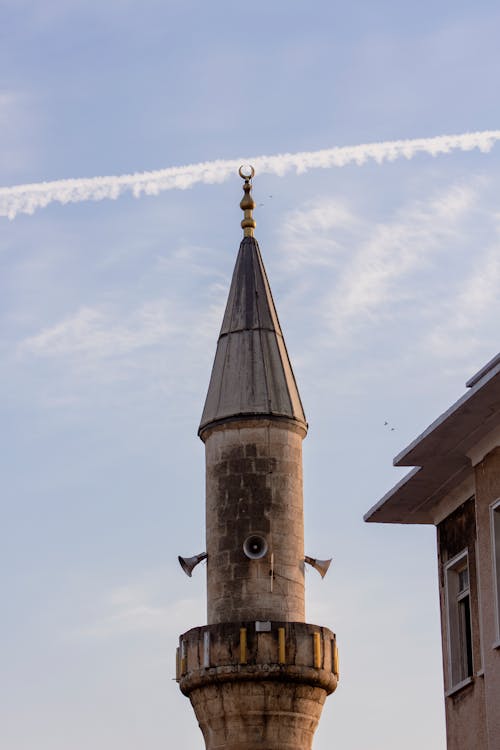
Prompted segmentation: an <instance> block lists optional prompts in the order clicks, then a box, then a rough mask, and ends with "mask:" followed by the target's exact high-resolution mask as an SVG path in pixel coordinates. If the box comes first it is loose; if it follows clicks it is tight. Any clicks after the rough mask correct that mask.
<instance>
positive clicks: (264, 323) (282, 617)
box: [177, 169, 339, 750]
mask: <svg viewBox="0 0 500 750" xmlns="http://www.w3.org/2000/svg"><path fill="white" fill-rule="evenodd" d="M240 175H241V176H242V177H243V178H244V179H245V182H244V186H243V190H244V197H243V199H242V201H241V204H240V206H241V208H242V210H243V211H244V218H243V221H242V222H241V225H242V228H243V230H244V237H243V240H242V242H241V245H240V248H239V252H238V257H237V259H236V265H235V268H234V273H233V278H232V282H231V287H230V290H229V297H228V301H227V306H226V311H225V314H224V319H223V321H222V327H221V331H220V336H219V340H218V343H217V350H216V354H215V361H214V365H213V370H212V375H211V378H210V384H209V388H208V394H207V398H206V402H205V408H204V410H203V415H202V418H201V423H200V427H199V431H198V434H199V436H200V438H201V440H202V441H203V442H204V444H205V452H206V550H205V551H204V552H202V553H201V554H199V555H195V556H194V557H192V558H179V560H180V562H181V565H182V567H183V569H184V570H185V572H187V574H188V575H191V572H192V570H193V568H194V567H195V565H196V564H197V563H198V562H200V561H201V560H205V559H206V564H207V605H208V606H207V624H206V625H202V626H200V627H195V628H193V629H191V630H189V631H188V632H186V633H184V634H183V635H181V636H180V642H179V648H178V655H177V679H178V682H179V686H180V689H181V690H182V692H183V693H184V694H185V695H186V696H188V697H189V698H190V700H191V703H192V705H193V708H194V711H195V713H196V718H197V719H198V722H199V725H200V728H201V731H202V732H203V736H204V739H205V744H206V747H207V750H216V749H217V750H257V749H259V750H309V748H310V747H311V744H312V739H313V735H314V731H315V729H316V726H317V724H318V721H319V718H320V714H321V710H322V707H323V704H324V701H325V699H326V697H327V696H328V695H329V694H330V693H332V692H333V691H334V690H335V689H336V687H337V681H338V674H339V670H338V656H337V646H336V639H335V635H334V633H333V632H332V631H331V630H329V629H328V628H326V627H323V626H319V625H311V624H308V623H306V622H305V607H304V563H305V562H308V563H309V564H312V565H313V567H316V568H317V569H318V570H319V571H320V573H321V574H322V575H323V574H324V572H325V570H326V567H327V565H328V562H329V561H317V560H314V559H313V558H306V557H305V555H304V517H303V497H302V440H303V439H304V437H305V436H306V433H307V422H306V418H305V415H304V410H303V408H302V403H301V399H300V395H299V391H298V388H297V384H296V382H295V378H294V375H293V371H292V367H291V364H290V360H289V357H288V353H287V349H286V346H285V341H284V338H283V334H282V331H281V328H280V324H279V321H278V316H277V314H276V309H275V306H274V302H273V298H272V295H271V289H270V287H269V282H268V279H267V276H266V271H265V269H264V265H263V262H262V257H261V254H260V250H259V246H258V244H257V241H256V240H255V238H254V228H255V221H254V218H253V213H252V212H253V209H254V208H255V203H254V201H253V198H252V196H251V177H253V169H250V170H249V171H248V172H246V173H243V172H242V171H241V170H240Z"/></svg>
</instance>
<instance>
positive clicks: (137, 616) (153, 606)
mask: <svg viewBox="0 0 500 750" xmlns="http://www.w3.org/2000/svg"><path fill="white" fill-rule="evenodd" d="M163 584H164V581H163ZM158 588H159V587H158V586H152V585H151V583H144V584H130V585H126V586H120V587H118V588H116V589H113V590H112V591H110V592H109V594H108V595H107V600H106V602H105V603H104V605H103V608H102V611H101V612H100V613H98V614H96V616H95V618H94V619H93V621H92V622H90V623H88V624H86V625H82V626H80V627H78V628H77V629H76V630H75V631H73V633H72V635H73V636H76V637H83V638H112V637H115V636H118V635H127V634H133V633H144V632H161V633H162V634H163V636H164V637H165V638H167V637H168V636H171V635H174V636H176V635H177V634H178V633H181V632H182V631H183V630H184V629H185V627H186V622H198V620H199V619H200V615H201V609H202V607H203V606H204V600H203V601H202V600H200V599H196V598H187V597H185V598H182V599H173V598H170V599H169V601H168V603H164V602H162V601H161V599H160V595H159V592H158V591H157V590H156V589H158ZM162 588H164V586H163V587H162Z"/></svg>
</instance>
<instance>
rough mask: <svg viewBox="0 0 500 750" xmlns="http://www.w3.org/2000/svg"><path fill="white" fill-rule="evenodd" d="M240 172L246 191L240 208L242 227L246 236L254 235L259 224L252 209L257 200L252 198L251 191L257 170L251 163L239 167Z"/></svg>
mask: <svg viewBox="0 0 500 750" xmlns="http://www.w3.org/2000/svg"><path fill="white" fill-rule="evenodd" d="M238 174H239V176H240V177H242V178H243V179H244V180H245V182H244V183H243V190H244V191H245V195H244V196H243V198H242V199H241V203H240V208H241V210H242V211H243V220H242V222H241V228H242V229H243V236H244V237H253V230H254V229H255V227H256V226H257V224H256V222H255V219H254V218H253V216H252V211H253V210H254V208H255V201H254V199H253V198H252V195H251V192H250V191H251V190H252V182H251V180H252V177H253V176H254V174H255V170H254V168H253V167H252V166H251V165H250V164H243V165H242V166H241V167H240V168H239V170H238Z"/></svg>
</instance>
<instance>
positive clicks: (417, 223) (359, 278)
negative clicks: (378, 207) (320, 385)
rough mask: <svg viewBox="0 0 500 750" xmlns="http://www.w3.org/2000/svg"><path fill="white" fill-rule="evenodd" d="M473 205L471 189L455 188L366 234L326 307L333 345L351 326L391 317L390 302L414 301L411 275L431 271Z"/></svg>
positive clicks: (413, 286) (349, 332) (414, 206)
mask: <svg viewBox="0 0 500 750" xmlns="http://www.w3.org/2000/svg"><path fill="white" fill-rule="evenodd" d="M474 202H475V191H474V190H473V189H472V188H471V187H462V186H458V187H457V186H454V187H452V188H450V189H448V190H446V191H445V192H443V193H442V194H439V195H436V196H433V197H432V198H430V199H429V200H427V201H420V202H417V203H414V204H412V205H410V206H408V207H405V208H404V209H403V210H402V211H401V212H400V213H399V215H398V216H397V218H396V219H395V220H394V221H389V222H386V223H382V224H378V225H377V226H376V227H375V228H374V229H373V230H372V229H370V234H369V236H365V238H364V240H363V242H362V243H361V244H360V245H359V246H358V248H359V249H358V251H357V252H355V253H354V254H353V257H352V260H351V262H348V263H347V265H346V266H345V270H344V271H343V272H342V273H341V275H340V277H339V279H338V281H337V283H336V286H335V289H334V290H333V292H332V294H331V298H330V299H329V300H327V301H326V303H325V310H324V311H325V316H326V318H327V320H328V322H329V327H330V330H331V332H332V333H333V334H334V337H335V341H338V340H340V339H342V338H344V337H348V338H349V337H350V336H351V335H352V330H353V326H358V325H360V324H362V323H363V322H370V321H371V322H373V320H374V319H378V320H379V319H380V318H381V317H383V316H384V315H385V314H391V315H393V314H394V308H395V302H397V301H399V300H401V299H405V298H406V299H408V298H411V297H413V296H414V295H415V292H416V290H417V288H418V285H415V276H416V275H417V274H418V273H419V271H422V270H424V269H427V268H429V267H430V266H432V264H433V262H434V260H433V258H434V256H436V255H437V254H439V253H445V252H447V251H448V249H449V241H450V240H451V239H452V238H453V237H455V236H456V235H457V232H458V224H459V222H460V220H461V219H462V217H464V216H465V215H467V214H468V213H469V212H470V210H471V209H472V207H473V205H474ZM408 278H411V279H412V286H410V285H409V284H408V283H407V282H408Z"/></svg>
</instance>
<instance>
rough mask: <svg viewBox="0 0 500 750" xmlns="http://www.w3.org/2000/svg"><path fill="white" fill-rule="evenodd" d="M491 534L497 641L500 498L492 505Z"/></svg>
mask: <svg viewBox="0 0 500 750" xmlns="http://www.w3.org/2000/svg"><path fill="white" fill-rule="evenodd" d="M490 510H491V535H492V551H493V587H494V589H495V600H496V602H495V603H496V607H495V612H496V626H497V643H498V642H499V641H500V500H497V502H496V503H495V504H494V505H492V507H491V509H490Z"/></svg>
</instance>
